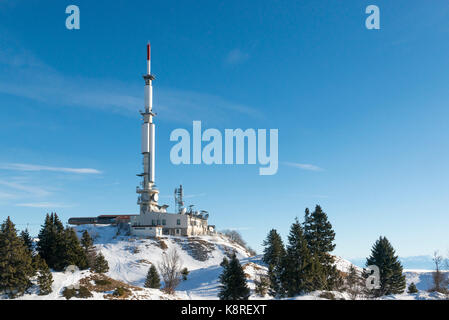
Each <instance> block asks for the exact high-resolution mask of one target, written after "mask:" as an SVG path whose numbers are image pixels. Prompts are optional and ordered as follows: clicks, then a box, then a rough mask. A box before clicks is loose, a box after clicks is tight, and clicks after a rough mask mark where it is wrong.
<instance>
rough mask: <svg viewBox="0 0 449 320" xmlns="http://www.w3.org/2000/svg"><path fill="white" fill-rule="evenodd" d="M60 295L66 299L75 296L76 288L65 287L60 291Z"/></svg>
mask: <svg viewBox="0 0 449 320" xmlns="http://www.w3.org/2000/svg"><path fill="white" fill-rule="evenodd" d="M62 296H63V297H64V298H66V299H67V300H70V298H73V297H76V289H75V288H67V287H65V288H64V290H63V291H62Z"/></svg>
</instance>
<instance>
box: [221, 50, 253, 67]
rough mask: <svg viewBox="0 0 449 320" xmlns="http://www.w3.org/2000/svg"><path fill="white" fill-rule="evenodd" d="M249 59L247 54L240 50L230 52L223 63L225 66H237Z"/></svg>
mask: <svg viewBox="0 0 449 320" xmlns="http://www.w3.org/2000/svg"><path fill="white" fill-rule="evenodd" d="M248 59H249V54H248V53H245V52H243V51H241V50H240V49H234V50H231V51H230V52H229V53H228V55H227V56H226V59H225V62H226V63H227V64H239V63H242V62H245V61H246V60H248Z"/></svg>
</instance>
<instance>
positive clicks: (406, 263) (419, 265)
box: [349, 256, 446, 270]
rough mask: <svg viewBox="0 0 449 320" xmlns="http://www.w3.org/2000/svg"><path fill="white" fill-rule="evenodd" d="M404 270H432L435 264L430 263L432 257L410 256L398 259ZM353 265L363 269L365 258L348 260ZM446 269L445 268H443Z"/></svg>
mask: <svg viewBox="0 0 449 320" xmlns="http://www.w3.org/2000/svg"><path fill="white" fill-rule="evenodd" d="M399 260H400V261H401V263H402V266H403V267H404V269H422V270H433V269H435V264H434V263H433V261H432V256H412V257H399ZM349 261H351V262H352V263H353V264H355V265H356V266H359V267H362V268H363V267H365V263H366V258H361V259H349ZM444 267H446V266H444Z"/></svg>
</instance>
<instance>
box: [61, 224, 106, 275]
mask: <svg viewBox="0 0 449 320" xmlns="http://www.w3.org/2000/svg"><path fill="white" fill-rule="evenodd" d="M59 250H62V252H58V256H59V257H61V258H62V259H61V260H60V261H58V264H57V266H58V268H59V269H64V268H66V267H67V266H70V265H75V266H77V267H78V268H80V269H81V270H84V269H87V268H88V263H87V256H86V253H85V252H84V250H83V247H81V244H80V242H79V240H78V237H77V235H76V232H75V230H74V229H73V228H69V227H68V228H66V229H65V230H64V232H63V243H62V246H60V247H59ZM103 258H104V257H103Z"/></svg>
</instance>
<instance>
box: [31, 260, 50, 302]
mask: <svg viewBox="0 0 449 320" xmlns="http://www.w3.org/2000/svg"><path fill="white" fill-rule="evenodd" d="M35 263H36V266H37V269H36V271H37V284H38V286H39V295H42V296H45V295H48V294H50V293H52V291H53V289H52V284H53V275H52V274H51V272H50V268H49V267H48V265H47V263H46V262H45V260H44V259H42V258H41V257H40V256H39V255H36V256H35Z"/></svg>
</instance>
